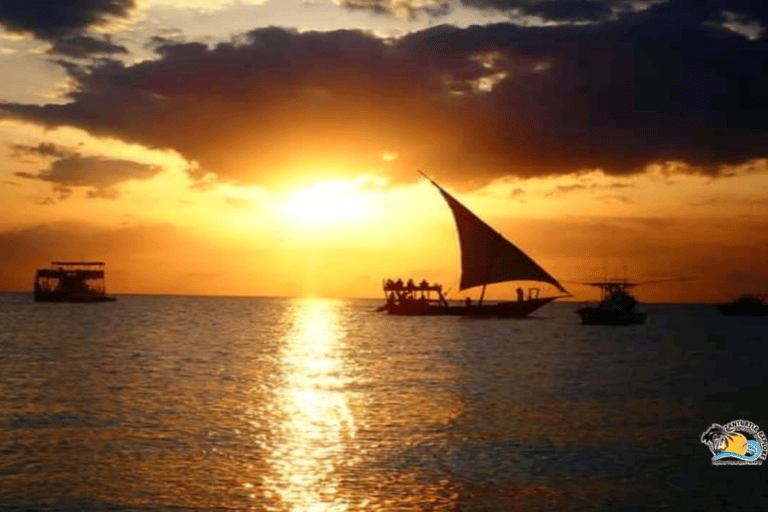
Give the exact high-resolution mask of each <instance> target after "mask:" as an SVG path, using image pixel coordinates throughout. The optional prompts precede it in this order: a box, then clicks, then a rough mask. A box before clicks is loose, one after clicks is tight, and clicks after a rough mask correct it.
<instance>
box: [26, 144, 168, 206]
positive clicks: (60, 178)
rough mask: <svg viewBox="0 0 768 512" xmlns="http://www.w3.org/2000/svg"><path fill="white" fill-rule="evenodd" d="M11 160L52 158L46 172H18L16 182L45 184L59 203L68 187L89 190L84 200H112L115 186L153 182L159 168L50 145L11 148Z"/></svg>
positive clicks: (69, 189) (160, 169)
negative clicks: (49, 184) (131, 181)
mask: <svg viewBox="0 0 768 512" xmlns="http://www.w3.org/2000/svg"><path fill="white" fill-rule="evenodd" d="M12 149H13V153H12V155H13V156H16V157H17V158H18V157H19V155H38V156H41V157H53V158H54V160H53V162H52V163H51V164H50V166H49V167H48V169H45V170H42V171H40V172H38V173H37V174H34V173H29V172H23V171H19V172H16V173H15V175H16V176H18V177H20V178H26V179H37V180H43V181H48V182H50V183H51V184H52V185H53V190H54V192H56V193H57V196H58V198H59V199H66V198H67V197H69V196H70V195H71V193H72V187H89V188H90V190H88V191H87V193H86V196H87V197H89V198H95V197H101V198H105V199H115V198H117V197H118V195H119V194H118V192H117V191H116V190H115V188H114V187H115V186H116V185H119V184H120V183H123V182H125V181H129V180H146V179H150V178H153V177H154V176H156V175H157V174H159V173H160V172H161V171H162V168H161V167H159V166H154V165H147V164H142V163H138V162H133V161H130V160H119V159H112V158H105V157H101V156H83V155H81V154H79V153H77V152H75V151H73V150H69V149H67V148H63V147H61V146H57V145H55V144H51V143H42V144H40V145H38V146H26V145H15V146H13V147H12Z"/></svg>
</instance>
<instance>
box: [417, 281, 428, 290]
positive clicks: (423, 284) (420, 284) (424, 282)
mask: <svg viewBox="0 0 768 512" xmlns="http://www.w3.org/2000/svg"><path fill="white" fill-rule="evenodd" d="M419 288H429V282H428V281H427V280H426V279H424V280H423V281H422V282H420V283H419Z"/></svg>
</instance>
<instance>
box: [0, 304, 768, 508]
mask: <svg viewBox="0 0 768 512" xmlns="http://www.w3.org/2000/svg"><path fill="white" fill-rule="evenodd" d="M378 305H380V302H379V301H367V300H309V299H307V300H298V299H297V300H293V299H268V298H221V297H215V298H214V297H171V296H168V297H163V296H122V297H120V298H119V300H118V301H117V302H114V303H103V304H36V303H34V302H32V299H31V296H30V295H29V294H2V295H0V510H2V511H11V510H25V511H26V510H29V511H36V510H45V511H48V510H67V511H68V510H84V511H91V510H94V511H95V510H107V511H122V510H132V511H133V510H136V511H165V510H169V511H171V510H172V511H181V512H183V511H194V510H257V511H260V510H264V511H296V512H304V511H307V512H324V511H339V512H341V511H421V510H440V511H447V510H451V511H453V510H456V511H475V510H479V511H480V510H481V511H517V510H520V511H522V510H553V511H554V510H574V511H576V510H691V511H694V510H695V511H704V510H761V509H763V510H764V509H766V508H768V479H766V475H767V474H768V471H767V470H768V467H766V466H768V464H766V465H763V466H712V464H711V461H710V459H711V457H712V454H711V452H710V451H709V449H708V448H707V446H706V445H704V444H702V443H701V442H700V440H699V438H700V436H701V434H702V433H703V432H704V431H705V430H706V429H707V428H708V427H709V426H710V425H711V424H712V423H719V424H721V425H724V424H725V423H728V422H730V421H733V420H737V419H743V420H749V421H752V422H754V423H756V424H757V425H758V426H759V427H760V428H761V429H763V430H766V429H768V392H767V391H766V387H767V386H768V344H766V342H767V341H768V318H765V317H764V318H733V317H723V316H720V315H719V314H718V312H717V311H716V309H715V308H714V307H713V306H706V305H647V306H645V310H646V311H647V312H648V321H647V324H646V325H642V326H632V327H600V326H582V325H580V324H579V321H578V316H577V315H576V314H575V309H576V305H575V304H568V303H559V304H552V305H550V306H547V307H545V308H543V309H541V310H539V312H537V313H536V318H532V319H526V320H496V319H466V318H456V317H420V318H404V317H390V316H386V315H383V314H381V313H375V312H374V311H373V310H374V309H375V308H376V307H377V306H378Z"/></svg>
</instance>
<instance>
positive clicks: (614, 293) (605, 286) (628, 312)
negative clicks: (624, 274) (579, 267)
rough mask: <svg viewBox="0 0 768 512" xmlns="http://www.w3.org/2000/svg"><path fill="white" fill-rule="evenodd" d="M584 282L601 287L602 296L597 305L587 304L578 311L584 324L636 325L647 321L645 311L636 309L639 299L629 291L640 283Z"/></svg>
mask: <svg viewBox="0 0 768 512" xmlns="http://www.w3.org/2000/svg"><path fill="white" fill-rule="evenodd" d="M583 284H586V285H589V286H596V287H598V288H600V290H601V292H602V298H601V300H600V302H599V303H598V304H597V305H596V306H585V307H582V308H579V309H578V310H577V311H576V312H577V313H578V314H579V316H580V317H581V323H582V324H584V325H636V324H642V323H643V322H645V313H640V312H638V311H636V310H635V307H636V306H637V299H635V298H634V297H633V296H632V295H631V294H630V293H629V292H628V291H627V289H628V288H632V287H634V286H638V285H639V284H640V283H630V282H628V281H626V280H614V281H601V282H596V283H583Z"/></svg>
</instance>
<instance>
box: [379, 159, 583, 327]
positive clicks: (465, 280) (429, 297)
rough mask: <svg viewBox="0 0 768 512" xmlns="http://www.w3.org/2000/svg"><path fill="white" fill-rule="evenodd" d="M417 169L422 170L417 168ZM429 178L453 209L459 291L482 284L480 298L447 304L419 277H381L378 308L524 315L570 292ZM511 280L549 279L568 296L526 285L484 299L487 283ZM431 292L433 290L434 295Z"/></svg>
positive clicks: (440, 293)
mask: <svg viewBox="0 0 768 512" xmlns="http://www.w3.org/2000/svg"><path fill="white" fill-rule="evenodd" d="M419 172H421V171H419ZM421 174H422V175H423V176H424V177H425V178H427V179H428V180H429V181H430V182H431V183H432V184H433V185H434V186H435V187H437V189H438V190H439V191H440V193H441V194H442V196H443V198H444V199H445V200H446V202H447V203H448V206H449V207H450V208H451V211H452V212H453V217H454V219H455V221H456V229H457V231H458V235H459V245H460V248H461V280H460V283H459V290H466V289H468V288H473V287H476V286H482V287H483V289H482V292H481V294H480V299H479V301H478V302H477V303H475V304H472V303H471V301H469V299H467V300H466V301H465V303H464V304H463V305H460V304H456V305H452V304H449V303H448V301H447V299H446V298H445V296H444V295H443V291H442V286H440V285H435V284H429V283H427V282H426V281H422V282H421V283H420V284H418V285H417V284H415V283H413V281H408V282H407V283H403V281H402V280H400V279H398V280H397V281H393V280H391V279H388V280H386V281H385V282H384V294H385V296H386V299H387V302H386V304H384V305H383V306H382V307H381V308H379V309H380V310H382V311H386V312H388V313H389V314H391V315H466V316H493V317H508V318H523V317H526V316H528V315H530V314H531V313H533V312H534V311H536V310H537V309H539V308H540V307H542V306H544V305H545V304H548V303H550V302H552V301H553V300H555V299H558V298H560V297H567V296H569V295H568V292H567V291H566V290H565V288H563V286H562V285H561V284H560V283H559V282H558V281H557V279H555V278H554V277H552V276H551V275H550V274H549V273H548V272H547V271H546V270H544V269H543V268H542V267H540V266H539V265H538V264H537V263H536V262H535V261H533V260H532V259H531V258H530V257H529V256H528V255H527V254H525V253H524V252H523V251H521V250H520V249H519V248H517V247H516V246H515V245H514V244H513V243H512V242H510V241H509V240H507V239H506V238H504V237H503V236H502V235H501V234H499V233H498V232H497V231H495V230H494V229H493V228H492V227H490V226H489V225H488V224H486V223H485V222H483V221H482V220H480V219H479V218H478V217H477V216H476V215H475V214H474V213H472V212H471V211H469V210H468V209H467V208H466V207H465V206H464V205H462V204H461V203H459V202H458V201H457V200H456V199H454V198H453V196H451V195H450V194H449V193H448V192H446V191H445V190H444V189H443V188H442V187H440V185H438V184H437V183H435V182H434V181H433V180H431V179H430V178H429V177H428V176H427V175H426V174H424V173H421ZM509 281H538V282H545V283H550V284H551V285H553V286H555V287H556V288H558V289H559V290H561V291H562V292H563V293H564V294H566V295H561V296H553V297H539V289H538V288H530V289H529V290H528V294H527V296H526V295H525V294H524V292H523V290H522V289H520V288H518V290H517V295H518V297H517V298H518V300H516V301H506V302H498V303H490V304H489V303H483V297H484V296H485V289H486V286H487V285H489V284H493V283H503V282H509ZM433 294H434V295H433Z"/></svg>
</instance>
